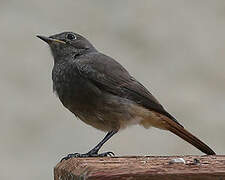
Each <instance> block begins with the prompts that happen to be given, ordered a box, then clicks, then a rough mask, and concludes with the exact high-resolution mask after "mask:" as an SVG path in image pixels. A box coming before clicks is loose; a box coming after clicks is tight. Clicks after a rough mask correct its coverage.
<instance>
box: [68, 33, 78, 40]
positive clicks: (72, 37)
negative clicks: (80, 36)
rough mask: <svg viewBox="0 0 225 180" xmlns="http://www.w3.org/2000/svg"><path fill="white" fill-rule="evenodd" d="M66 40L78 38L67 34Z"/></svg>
mask: <svg viewBox="0 0 225 180" xmlns="http://www.w3.org/2000/svg"><path fill="white" fill-rule="evenodd" d="M66 38H67V39H69V40H74V39H77V37H76V36H75V35H74V34H71V33H69V34H67V35H66Z"/></svg>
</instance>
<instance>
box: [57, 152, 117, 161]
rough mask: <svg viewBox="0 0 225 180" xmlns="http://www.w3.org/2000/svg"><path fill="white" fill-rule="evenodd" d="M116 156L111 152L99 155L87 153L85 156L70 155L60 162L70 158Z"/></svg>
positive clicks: (78, 154)
mask: <svg viewBox="0 0 225 180" xmlns="http://www.w3.org/2000/svg"><path fill="white" fill-rule="evenodd" d="M113 156H115V154H114V153H113V152H111V151H108V152H104V153H101V154H97V153H85V154H80V153H73V154H68V155H67V156H66V157H64V158H62V159H61V161H60V162H62V161H63V160H68V159H70V158H85V157H113Z"/></svg>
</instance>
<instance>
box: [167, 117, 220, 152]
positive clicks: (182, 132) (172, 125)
mask: <svg viewBox="0 0 225 180" xmlns="http://www.w3.org/2000/svg"><path fill="white" fill-rule="evenodd" d="M166 122H167V125H168V126H167V129H168V130H169V131H171V132H173V133H174V134H176V135H177V136H179V137H181V138H182V139H184V140H185V141H187V142H189V143H190V144H192V145H193V146H195V147H196V148H197V149H199V150H200V151H202V152H204V153H205V154H207V155H215V154H216V153H215V152H214V151H213V150H212V149H211V148H210V147H209V146H207V145H206V144H205V143H203V142H202V141H201V140H199V139H198V138H197V137H195V136H194V135H192V134H191V133H190V132H188V131H187V130H186V129H184V127H182V126H180V125H179V124H177V123H176V122H174V121H172V120H171V119H168V120H167V121H166Z"/></svg>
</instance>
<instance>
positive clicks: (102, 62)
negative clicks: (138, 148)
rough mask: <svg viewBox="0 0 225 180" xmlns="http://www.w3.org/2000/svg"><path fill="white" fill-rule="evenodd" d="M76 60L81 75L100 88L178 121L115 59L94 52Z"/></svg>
mask: <svg viewBox="0 0 225 180" xmlns="http://www.w3.org/2000/svg"><path fill="white" fill-rule="evenodd" d="M75 61H76V63H75V64H76V68H77V70H78V72H79V73H80V75H81V76H83V77H84V78H86V79H88V80H89V81H91V82H92V83H93V84H95V85H96V86H97V87H98V88H99V89H100V90H102V91H106V92H109V93H112V94H114V95H117V96H120V97H123V98H127V99H129V100H131V101H134V102H135V103H137V104H140V105H142V106H143V107H145V108H147V109H149V110H153V111H156V112H159V113H161V114H163V115H165V116H167V117H169V118H170V119H172V120H174V121H175V122H176V123H178V122H177V121H176V119H175V118H173V117H172V116H171V115H170V114H169V113H168V112H167V111H166V110H165V109H164V108H163V106H162V105H161V104H160V103H159V102H158V101H157V99H156V98H155V97H154V96H153V95H152V94H151V93H150V92H149V91H148V90H147V89H146V88H145V87H144V86H143V85H142V84H141V83H139V82H138V81H137V80H135V79H134V78H133V77H132V76H131V75H130V74H129V73H128V72H127V71H126V70H125V69H124V68H123V67H122V66H121V65H120V64H119V63H118V62H116V61H115V60H114V59H112V58H110V57H108V56H106V55H104V54H100V53H93V54H89V56H82V57H80V58H78V59H76V60H75ZM178 124H179V123H178ZM179 125H180V124H179Z"/></svg>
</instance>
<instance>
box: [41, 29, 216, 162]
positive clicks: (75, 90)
mask: <svg viewBox="0 0 225 180" xmlns="http://www.w3.org/2000/svg"><path fill="white" fill-rule="evenodd" d="M37 37H38V38H40V39H41V40H43V41H45V42H46V43H48V45H49V47H50V50H51V53H52V55H53V59H54V66H53V69H52V80H53V91H54V92H55V93H56V94H57V96H58V97H59V99H60V101H61V103H62V104H63V105H64V106H65V107H66V108H67V109H68V110H69V111H71V112H72V113H73V114H74V115H75V116H76V117H78V118H79V119H80V120H82V121H83V122H85V123H86V124H88V125H90V126H92V127H94V128H96V129H99V130H102V131H104V132H106V136H105V137H104V138H103V139H102V141H100V142H99V143H98V144H97V145H96V146H95V147H94V148H92V149H91V150H90V151H88V152H87V153H71V154H68V155H67V156H65V157H64V158H62V160H67V159H70V158H74V157H105V156H114V153H113V152H112V151H108V152H103V153H99V150H100V148H101V147H102V146H103V144H104V143H105V142H106V141H108V140H109V139H110V138H111V137H112V136H113V135H115V134H116V133H117V132H118V131H120V130H122V129H125V128H127V127H128V126H130V125H141V126H143V127H144V128H147V129H148V128H150V127H155V128H159V129H162V130H168V131H170V132H172V133H174V134H175V135H177V136H179V137H180V138H182V139H183V140H185V141H187V142H189V143H190V144H192V145H193V146H194V147H196V148H197V149H199V150H200V151H202V152H203V153H205V154H207V155H215V152H214V151H213V150H212V149H211V148H210V147H209V146H208V145H206V144H205V143H204V142H202V141H201V140H200V139H199V138H197V137H196V136H194V135H193V134H191V133H190V132H189V131H187V130H186V129H185V128H184V127H183V126H182V125H181V124H180V123H179V122H178V121H177V120H176V119H175V118H174V117H173V116H172V115H171V114H169V113H168V112H167V111H166V110H165V108H164V107H163V106H162V105H161V104H160V103H159V101H158V100H157V99H156V98H155V97H154V96H153V95H152V94H151V93H150V92H149V91H148V90H147V88H145V87H144V86H143V85H142V84H141V83H140V82H139V81H137V80H136V79H135V78H134V77H133V76H132V75H130V73H129V72H128V71H127V70H126V69H125V68H124V67H123V66H122V65H121V64H120V63H119V62H118V61H116V60H114V59H113V58H111V57H109V56H107V55H105V54H103V53H101V52H99V51H98V50H97V49H96V48H95V47H94V46H93V45H92V44H91V43H90V42H89V40H88V39H86V38H85V37H84V36H82V35H80V34H78V33H74V32H62V33H58V34H54V35H51V36H49V37H48V36H41V35H37Z"/></svg>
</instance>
